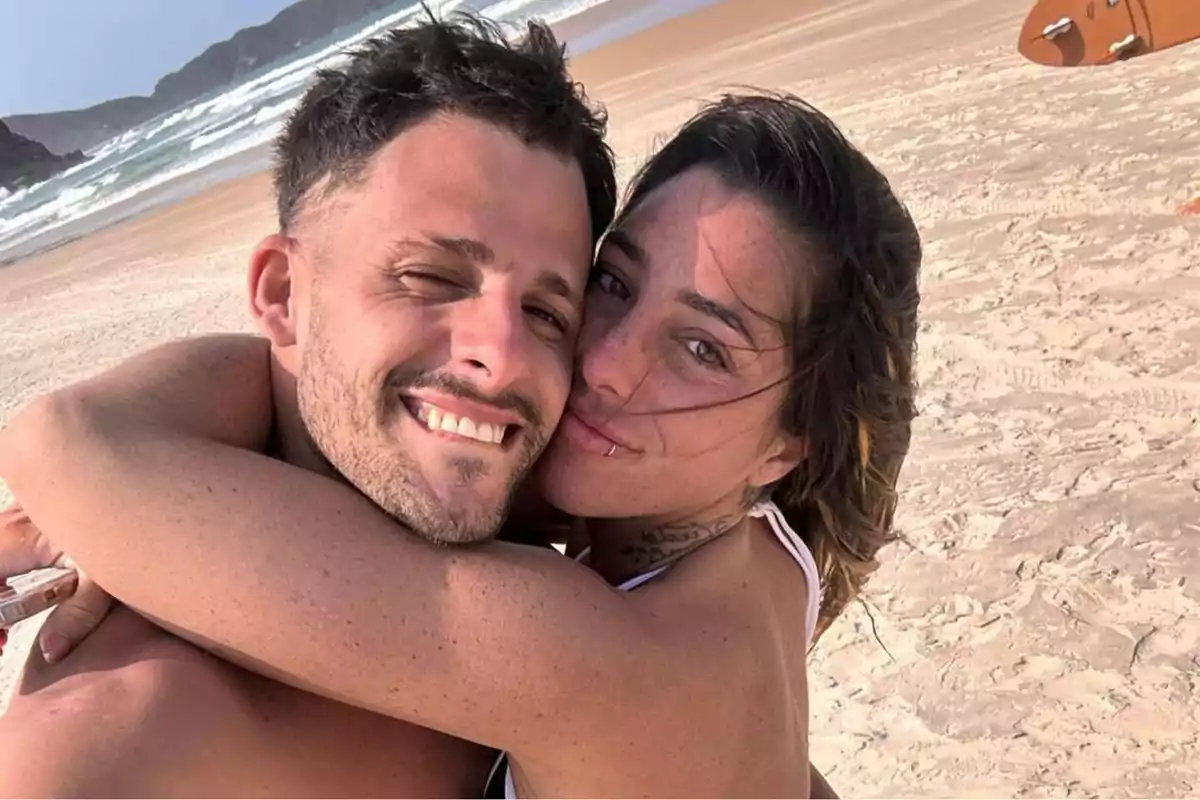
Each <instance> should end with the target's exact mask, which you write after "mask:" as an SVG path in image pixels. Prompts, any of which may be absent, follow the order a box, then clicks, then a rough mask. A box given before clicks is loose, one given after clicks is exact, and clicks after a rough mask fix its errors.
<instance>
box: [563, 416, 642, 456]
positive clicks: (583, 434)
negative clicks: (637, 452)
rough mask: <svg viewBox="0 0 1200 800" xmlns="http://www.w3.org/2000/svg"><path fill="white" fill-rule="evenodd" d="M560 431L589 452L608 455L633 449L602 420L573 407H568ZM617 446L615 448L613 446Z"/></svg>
mask: <svg viewBox="0 0 1200 800" xmlns="http://www.w3.org/2000/svg"><path fill="white" fill-rule="evenodd" d="M559 432H560V433H561V434H562V435H563V436H565V437H566V438H567V439H569V440H570V441H571V442H573V443H574V444H576V445H577V446H578V447H579V448H581V449H583V450H586V451H587V452H589V453H595V454H597V455H602V456H607V455H609V454H612V455H614V456H616V455H618V454H620V453H621V452H622V451H624V452H626V453H628V452H631V451H633V448H632V447H630V446H629V445H628V444H627V443H626V442H625V441H624V440H623V439H621V438H620V436H619V434H616V433H615V432H614V431H612V430H611V429H610V428H609V427H608V426H606V425H604V423H602V422H598V421H597V420H595V419H594V418H588V417H586V416H584V415H582V414H580V413H579V412H578V411H576V410H575V409H573V408H568V409H567V411H566V413H564V414H563V418H562V421H561V422H560V423H559ZM614 447H615V448H616V449H615V450H614V449H613V448H614Z"/></svg>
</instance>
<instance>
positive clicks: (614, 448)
mask: <svg viewBox="0 0 1200 800" xmlns="http://www.w3.org/2000/svg"><path fill="white" fill-rule="evenodd" d="M615 452H617V446H616V445H615V444H614V445H613V446H612V447H610V448H608V452H607V453H605V454H604V457H605V458H608V457H609V456H611V455H612V454H613V453H615Z"/></svg>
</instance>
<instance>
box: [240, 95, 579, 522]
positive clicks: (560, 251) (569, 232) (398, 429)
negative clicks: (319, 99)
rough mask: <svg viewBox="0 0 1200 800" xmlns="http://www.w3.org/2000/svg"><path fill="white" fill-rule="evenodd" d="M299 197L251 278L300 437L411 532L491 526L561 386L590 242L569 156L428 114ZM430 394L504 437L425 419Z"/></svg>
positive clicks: (549, 426)
mask: <svg viewBox="0 0 1200 800" xmlns="http://www.w3.org/2000/svg"><path fill="white" fill-rule="evenodd" d="M476 153H487V154H488V156H487V157H486V158H478V157H473V154H476ZM516 186H519V187H521V191H520V192H519V193H514V191H513V187H516ZM311 194H312V195H313V198H312V199H310V200H309V201H307V202H306V204H305V206H304V207H303V209H302V211H301V215H300V220H299V223H298V224H297V225H296V226H295V230H294V231H290V232H289V236H287V237H284V236H274V237H270V238H269V239H268V240H267V241H266V242H264V244H263V246H262V247H260V250H259V252H258V253H257V254H256V256H255V271H252V276H251V277H252V282H256V284H257V285H256V286H255V287H252V288H255V289H256V291H255V292H254V294H255V297H256V302H257V305H258V313H259V316H260V317H261V318H263V320H264V327H265V329H266V330H267V332H268V335H270V336H271V337H272V339H273V344H274V345H275V352H276V354H277V356H278V358H279V360H280V363H281V364H282V366H283V367H284V369H285V370H286V371H287V372H289V373H291V374H294V375H298V386H297V388H298V396H299V412H300V416H301V417H302V419H303V421H304V424H305V428H306V434H307V435H308V436H310V437H311V439H312V441H313V442H314V443H315V445H316V447H317V449H318V450H319V451H320V453H321V454H322V456H323V457H324V459H325V460H326V461H328V462H329V463H330V465H331V466H332V467H333V468H334V469H335V470H336V471H337V472H339V473H340V474H341V475H342V476H344V477H345V478H346V479H347V480H349V481H350V482H351V483H352V484H354V485H355V486H356V487H357V488H358V489H359V490H360V491H362V492H363V493H364V494H366V495H367V496H368V497H370V498H371V499H372V500H374V501H375V502H376V503H377V504H378V505H379V506H380V507H381V508H383V509H384V510H386V511H387V512H388V513H389V514H391V515H393V516H395V517H396V518H397V519H399V520H401V521H403V522H405V523H406V524H408V525H410V526H411V527H412V528H413V529H414V530H416V531H418V532H420V533H421V534H422V535H424V536H427V537H428V538H431V539H435V540H439V541H446V542H470V541H477V540H480V539H484V538H487V537H489V536H492V535H494V534H495V531H496V530H497V528H498V527H499V525H500V523H501V522H502V520H503V519H504V516H505V514H506V511H507V509H508V504H509V501H510V498H511V495H512V492H513V490H514V488H515V486H516V484H517V482H518V481H519V480H520V479H521V477H522V476H523V475H524V474H525V473H526V472H527V471H528V469H529V468H530V466H531V465H532V463H533V461H534V459H535V458H536V457H537V455H538V454H539V452H540V451H541V449H542V448H543V447H544V446H545V443H546V441H547V440H548V439H549V436H550V433H551V431H553V430H554V427H555V425H557V423H558V420H559V416H560V414H561V412H562V408H563V404H564V402H565V399H566V396H567V392H568V389H569V382H570V371H571V359H572V355H573V349H574V344H575V337H576V335H577V333H578V330H579V326H580V316H581V304H582V298H583V291H584V287H585V282H586V275H587V270H588V267H589V262H590V255H591V252H590V251H591V230H590V222H589V217H588V209H587V198H586V193H585V189H584V184H583V176H582V174H581V172H580V170H579V168H578V165H577V164H575V163H574V162H571V161H569V160H568V159H565V158H563V157H562V156H559V155H557V154H555V153H552V152H549V151H547V150H544V149H538V148H531V147H529V146H527V145H526V144H525V143H523V142H522V141H521V140H520V139H518V138H517V137H516V136H513V135H512V134H509V133H507V132H505V131H504V130H502V129H499V128H496V127H495V126H492V125H490V124H488V123H484V122H480V121H477V120H473V119H469V118H465V117H461V116H437V117H434V118H432V119H430V120H428V121H425V122H422V123H419V124H417V125H416V126H414V127H413V128H412V129H410V130H408V131H406V132H405V133H403V134H402V135H401V136H399V137H397V138H396V139H395V140H393V141H392V142H391V143H389V144H388V145H386V146H385V147H384V148H383V149H382V150H381V151H380V152H379V154H378V155H377V156H376V158H375V161H374V163H373V165H372V167H371V169H370V170H369V172H368V174H367V175H366V177H365V179H364V180H363V181H362V182H361V185H354V184H351V185H349V186H347V187H345V188H343V187H341V186H338V185H335V186H333V187H332V190H329V189H327V188H326V187H322V186H318V187H317V188H316V189H315V190H314V191H313V192H312V193H311ZM326 194H327V195H328V196H327V197H326V196H325V195H326ZM431 408H436V409H437V410H438V411H437V412H435V413H437V415H438V416H437V418H436V420H440V419H443V418H444V417H445V416H446V415H447V414H452V415H454V417H460V418H461V417H467V418H468V419H469V420H471V423H470V433H471V435H476V433H477V431H478V430H479V429H483V430H485V431H486V433H487V434H488V435H490V434H492V433H495V432H498V431H499V430H501V429H502V430H503V431H504V433H503V435H502V440H501V441H500V442H498V443H494V442H490V441H489V442H481V441H477V440H475V439H473V438H471V437H470V436H465V435H458V433H453V432H445V431H441V430H438V431H434V430H430V427H429V420H428V417H427V415H428V413H429V410H430V409H431ZM436 420H435V423H436ZM485 425H486V426H487V427H486V428H483V426H485ZM460 432H461V431H460ZM497 435H499V434H497Z"/></svg>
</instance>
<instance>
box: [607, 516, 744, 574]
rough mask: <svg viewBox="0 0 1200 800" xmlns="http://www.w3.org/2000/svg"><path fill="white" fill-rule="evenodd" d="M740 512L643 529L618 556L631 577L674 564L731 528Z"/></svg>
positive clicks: (739, 517)
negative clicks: (711, 518) (698, 520)
mask: <svg viewBox="0 0 1200 800" xmlns="http://www.w3.org/2000/svg"><path fill="white" fill-rule="evenodd" d="M743 516H744V515H742V514H734V515H729V516H726V517H719V518H717V519H713V520H707V521H704V522H672V523H667V524H665V525H659V526H658V527H655V528H650V529H647V530H644V531H642V532H641V533H640V534H639V535H638V537H637V538H636V539H635V540H634V541H633V542H631V543H629V544H627V545H626V546H625V547H622V548H621V550H620V556H621V559H622V562H623V563H624V565H625V570H624V571H626V572H627V573H628V574H629V576H630V577H632V576H633V575H638V574H642V573H645V572H649V571H650V570H652V569H655V568H657V567H661V566H664V565H666V564H670V563H673V562H675V561H678V560H679V559H681V558H683V557H684V556H685V555H687V554H688V553H691V552H692V551H694V550H696V549H698V548H700V547H701V546H703V545H705V544H708V543H709V542H711V541H712V540H713V539H716V538H717V537H718V536H720V535H721V534H723V533H725V532H727V531H729V530H731V529H732V528H733V527H734V526H736V525H737V524H738V523H739V522H740V521H741V520H742V519H743Z"/></svg>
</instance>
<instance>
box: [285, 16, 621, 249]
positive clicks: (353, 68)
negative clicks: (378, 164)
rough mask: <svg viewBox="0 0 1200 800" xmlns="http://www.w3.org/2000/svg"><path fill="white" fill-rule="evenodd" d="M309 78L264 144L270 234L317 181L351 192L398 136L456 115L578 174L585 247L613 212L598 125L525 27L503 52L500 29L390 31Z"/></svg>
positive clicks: (550, 39)
mask: <svg viewBox="0 0 1200 800" xmlns="http://www.w3.org/2000/svg"><path fill="white" fill-rule="evenodd" d="M349 55H350V60H349V62H348V63H346V64H345V65H343V66H340V67H338V68H337V69H325V70H320V71H319V72H318V73H317V76H316V83H315V84H314V85H313V86H312V87H311V88H310V89H309V90H308V91H307V92H306V93H305V95H304V98H303V100H302V101H301V103H300V105H299V107H298V108H297V109H296V110H295V112H294V113H293V114H292V115H291V117H290V118H289V119H288V122H287V125H286V126H285V127H284V130H283V132H282V133H281V134H280V136H279V138H278V140H277V142H276V164H275V175H274V180H275V194H276V203H277V213H278V216H279V227H280V230H281V231H287V229H288V227H289V226H290V225H291V224H292V223H293V222H294V221H295V218H296V215H297V214H298V213H299V211H300V208H301V207H302V205H303V203H304V201H305V199H306V198H307V196H308V193H309V192H310V191H311V190H312V188H313V187H314V186H315V185H316V184H318V183H319V182H320V181H322V180H325V179H326V178H328V179H329V180H330V181H331V184H330V185H331V186H337V185H339V184H342V183H344V182H347V181H353V180H355V179H357V178H359V177H361V176H362V171H363V169H364V167H365V166H366V165H367V163H368V162H369V161H370V159H371V158H372V156H374V155H375V154H376V153H377V152H379V150H380V149H381V148H382V147H383V146H384V145H385V144H387V143H388V142H390V141H391V140H392V139H394V138H395V137H396V136H397V135H399V134H400V133H401V132H403V131H404V129H405V128H407V127H409V126H412V125H415V124H417V123H419V122H421V121H422V120H424V119H426V118H428V117H429V116H432V115H433V114H436V113H438V112H453V113H459V114H464V115H466V116H470V117H473V118H476V119H479V120H482V121H484V122H489V123H492V124H495V125H497V126H498V127H501V128H504V129H506V130H508V131H511V132H512V133H514V134H516V135H517V136H520V137H521V139H522V140H524V141H525V142H526V143H528V144H530V145H535V146H538V147H544V148H546V149H548V150H550V151H551V152H554V153H557V154H559V155H562V156H564V157H567V158H571V159H574V160H575V161H577V162H578V163H579V166H580V168H581V169H582V171H583V178H584V183H585V186H586V188H587V198H588V206H589V210H590V213H591V221H592V236H593V239H596V238H599V237H600V235H601V234H603V232H604V230H605V229H606V228H607V227H608V225H609V223H610V222H611V221H612V217H613V213H614V211H615V208H616V194H617V188H616V177H615V174H614V168H613V155H612V151H611V150H610V149H609V147H608V145H607V144H605V141H604V134H605V128H606V125H607V117H606V115H605V113H604V111H603V109H601V108H598V107H593V106H591V105H590V104H589V103H588V100H587V96H586V95H585V94H584V91H583V88H582V87H581V86H580V85H579V84H577V83H575V82H574V81H572V80H571V77H570V75H569V74H568V72H567V63H566V58H565V56H564V48H563V46H562V45H560V44H559V42H558V40H557V39H555V37H554V33H553V32H552V31H551V30H550V28H549V27H548V26H546V25H545V24H542V23H538V22H530V23H528V24H527V26H526V30H525V36H524V37H523V38H522V39H521V40H520V41H519V42H517V43H512V42H510V41H509V40H508V39H507V38H506V36H505V34H504V32H503V31H502V30H501V28H500V26H499V25H497V24H496V23H494V22H491V21H488V20H485V19H483V18H481V17H478V16H474V15H471V14H466V13H460V14H455V15H453V16H452V17H451V18H449V19H447V20H438V19H434V18H432V16H431V18H430V19H428V20H426V21H423V22H421V23H419V24H417V25H415V26H413V27H407V28H396V29H394V30H390V31H388V32H387V33H384V34H382V35H380V36H378V37H376V38H373V39H370V40H368V41H367V42H366V43H365V44H363V45H362V46H361V47H359V48H358V49H356V50H354V51H352V52H351V53H350V54H349Z"/></svg>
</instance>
